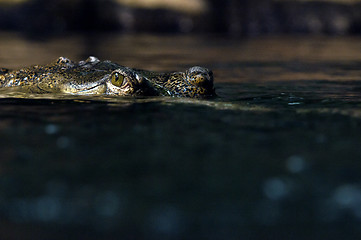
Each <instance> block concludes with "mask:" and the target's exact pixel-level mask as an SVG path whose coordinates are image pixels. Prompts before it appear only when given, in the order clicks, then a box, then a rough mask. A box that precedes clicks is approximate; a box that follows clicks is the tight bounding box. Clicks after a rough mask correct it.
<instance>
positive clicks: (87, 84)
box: [0, 57, 215, 97]
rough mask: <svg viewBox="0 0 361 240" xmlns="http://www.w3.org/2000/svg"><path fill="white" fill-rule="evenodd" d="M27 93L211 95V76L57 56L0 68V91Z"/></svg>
mask: <svg viewBox="0 0 361 240" xmlns="http://www.w3.org/2000/svg"><path fill="white" fill-rule="evenodd" d="M7 87H18V88H21V89H22V90H25V91H27V92H31V93H67V94H75V95H110V96H158V95H159V96H176V97H208V96H214V95H215V92H214V88H213V74H212V72H211V71H209V70H208V69H206V68H203V67H198V66H196V67H191V68H189V69H188V70H187V71H185V72H172V73H156V72H151V71H146V70H139V69H132V68H128V67H124V66H121V65H118V64H116V63H113V62H110V61H100V60H99V59H97V58H95V57H89V58H88V59H87V60H85V61H80V62H79V63H75V62H73V61H71V60H69V59H67V58H64V57H60V58H58V59H57V60H56V61H55V62H54V63H51V64H48V65H43V66H32V67H28V68H24V69H20V70H15V71H11V70H8V69H1V68H0V88H7Z"/></svg>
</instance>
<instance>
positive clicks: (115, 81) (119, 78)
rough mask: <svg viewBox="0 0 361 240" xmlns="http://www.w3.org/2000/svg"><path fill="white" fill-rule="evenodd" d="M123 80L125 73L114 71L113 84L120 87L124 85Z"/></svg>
mask: <svg viewBox="0 0 361 240" xmlns="http://www.w3.org/2000/svg"><path fill="white" fill-rule="evenodd" d="M123 82H124V76H123V75H121V74H120V73H117V72H115V73H113V75H112V84H113V85H114V86H117V87H120V86H122V84H123Z"/></svg>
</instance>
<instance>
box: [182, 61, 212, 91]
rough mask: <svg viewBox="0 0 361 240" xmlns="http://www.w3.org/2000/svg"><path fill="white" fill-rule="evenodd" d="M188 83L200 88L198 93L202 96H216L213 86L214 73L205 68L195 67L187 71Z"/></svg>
mask: <svg viewBox="0 0 361 240" xmlns="http://www.w3.org/2000/svg"><path fill="white" fill-rule="evenodd" d="M186 74H187V81H188V82H189V84H191V85H193V86H195V87H197V88H198V91H197V93H198V94H199V95H202V96H215V90H214V86H213V72H212V71H210V70H208V69H207V68H204V67H199V66H194V67H191V68H189V69H188V71H187V73H186Z"/></svg>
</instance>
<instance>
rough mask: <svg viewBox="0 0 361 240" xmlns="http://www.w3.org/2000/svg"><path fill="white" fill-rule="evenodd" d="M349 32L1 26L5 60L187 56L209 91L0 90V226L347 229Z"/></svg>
mask: <svg viewBox="0 0 361 240" xmlns="http://www.w3.org/2000/svg"><path fill="white" fill-rule="evenodd" d="M359 43H360V39H359V38H321V37H320V38H266V39H250V40H227V39H221V38H214V37H168V36H162V37H155V36H146V35H134V36H127V37H125V36H123V37H122V36H104V37H103V38H102V41H98V40H97V39H94V38H93V37H91V36H86V37H80V36H79V37H71V38H64V39H58V40H52V41H47V42H28V41H25V40H23V39H21V38H17V37H16V36H14V35H9V34H3V35H1V38H0V63H1V64H0V65H1V66H3V67H9V68H18V67H21V66H27V65H31V64H37V63H47V62H49V61H51V60H53V59H55V58H57V57H58V56H67V57H69V58H72V59H74V60H80V59H81V58H83V57H85V56H87V55H96V56H98V57H99V58H101V59H104V58H106V59H111V60H112V61H116V62H118V63H120V64H123V65H128V66H131V67H138V68H145V69H151V70H158V71H168V70H182V69H183V68H186V67H189V66H191V65H195V64H197V65H198V64H199V65H204V66H207V67H209V68H211V69H213V70H214V74H215V82H216V91H217V93H218V95H219V96H218V98H216V99H213V100H193V99H178V98H160V97H154V98H91V97H82V98H69V97H64V96H52V95H49V96H48V95H42V96H32V99H27V98H25V97H26V96H23V95H19V93H11V92H4V91H2V92H0V96H1V99H0V139H1V145H0V151H1V158H0V159H1V161H0V221H1V223H0V239H359V238H360V236H361V229H360V227H359V226H360V223H361V176H360V172H361V162H360V160H361V134H360V128H361V81H360V80H361V48H359Z"/></svg>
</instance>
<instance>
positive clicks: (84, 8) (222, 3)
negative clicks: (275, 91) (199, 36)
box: [0, 0, 361, 38]
mask: <svg viewBox="0 0 361 240" xmlns="http://www.w3.org/2000/svg"><path fill="white" fill-rule="evenodd" d="M135 2H137V1H135ZM149 2H150V3H152V2H154V1H152V0H151V1H149ZM158 2H159V1H158ZM163 2H165V3H166V2H167V1H163ZM172 2H177V1H172ZM179 2H181V1H179ZM197 2H202V3H203V8H197V9H194V10H193V11H192V10H191V9H187V8H184V9H183V8H179V9H178V8H177V7H173V8H170V7H169V6H168V5H166V4H163V5H162V3H160V4H157V5H156V6H152V4H150V7H149V6H148V5H147V6H148V7H142V6H143V5H135V6H134V5H132V6H129V5H126V4H122V1H112V0H75V1H69V0H51V1H49V0H29V1H20V3H16V1H15V2H13V1H0V30H14V31H20V32H23V33H24V34H26V35H27V36H29V37H33V38H36V37H44V36H54V35H60V34H65V33H71V32H109V31H114V32H128V33H129V32H130V33H134V32H156V33H220V34H224V35H225V36H258V35H264V34H268V35H269V34H273V35H275V34H328V35H349V34H358V35H359V34H361V2H360V1H357V0H356V1H353V0H350V1H345V0H339V1H295V0H293V1H292V0H291V1H282V0H281V1H271V0H244V1H238V0H204V1H197ZM153 5H154V4H153ZM167 6H168V7H167ZM180 6H182V5H180Z"/></svg>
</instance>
